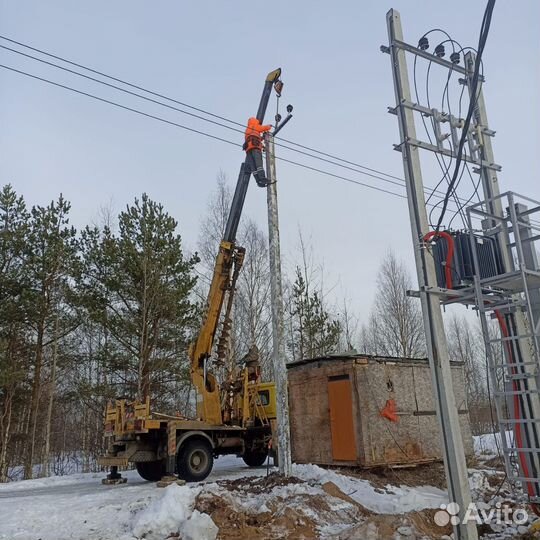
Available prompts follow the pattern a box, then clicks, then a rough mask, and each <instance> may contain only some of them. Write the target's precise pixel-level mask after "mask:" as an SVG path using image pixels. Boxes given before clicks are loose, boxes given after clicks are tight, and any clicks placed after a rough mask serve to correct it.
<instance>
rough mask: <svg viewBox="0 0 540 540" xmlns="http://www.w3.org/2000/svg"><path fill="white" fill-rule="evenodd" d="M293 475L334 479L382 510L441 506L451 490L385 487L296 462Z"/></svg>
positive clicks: (350, 493)
mask: <svg viewBox="0 0 540 540" xmlns="http://www.w3.org/2000/svg"><path fill="white" fill-rule="evenodd" d="M293 475H294V476H297V477H298V478H300V479H301V480H306V481H308V482H309V481H311V482H313V481H316V482H318V483H320V484H324V483H325V482H333V483H334V484H336V486H338V487H339V489H341V491H343V493H345V494H346V495H348V496H349V497H351V498H352V499H354V500H355V501H356V502H358V503H360V504H361V505H362V506H365V507H366V508H367V509H368V510H371V511H373V512H377V513H379V514H404V513H406V512H411V511H414V510H422V509H424V508H439V506H440V505H441V504H442V503H448V495H447V493H446V492H445V491H442V490H441V489H438V488H436V487H433V486H418V487H408V486H390V485H388V486H386V488H385V489H384V490H381V489H378V488H375V487H374V486H372V485H371V484H370V483H369V482H368V481H367V480H362V479H361V478H354V477H351V476H345V475H343V474H339V473H336V472H334V471H331V470H326V469H322V468H321V467H318V466H317V465H293Z"/></svg>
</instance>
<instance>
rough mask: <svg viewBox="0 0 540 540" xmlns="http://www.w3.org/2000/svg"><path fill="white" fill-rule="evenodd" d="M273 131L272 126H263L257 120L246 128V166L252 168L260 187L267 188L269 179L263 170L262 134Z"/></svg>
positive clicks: (249, 123) (249, 121)
mask: <svg viewBox="0 0 540 540" xmlns="http://www.w3.org/2000/svg"><path fill="white" fill-rule="evenodd" d="M271 129H272V126H271V125H267V126H261V123H260V122H259V120H258V119H257V118H253V117H252V118H250V119H249V120H248V125H247V128H246V134H245V135H246V142H245V143H244V146H243V148H244V150H245V151H246V164H247V165H248V167H249V168H250V172H251V173H252V174H253V176H254V177H255V181H256V182H257V185H258V186H259V187H266V186H267V185H268V183H269V182H268V179H267V178H266V174H265V172H264V168H263V161H262V149H263V144H262V134H263V133H264V132H266V131H270V130H271Z"/></svg>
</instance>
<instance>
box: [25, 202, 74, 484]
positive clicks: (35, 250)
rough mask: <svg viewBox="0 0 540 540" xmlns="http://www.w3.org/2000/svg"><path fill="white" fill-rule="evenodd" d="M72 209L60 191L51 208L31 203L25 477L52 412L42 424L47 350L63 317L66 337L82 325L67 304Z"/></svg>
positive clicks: (27, 261)
mask: <svg viewBox="0 0 540 540" xmlns="http://www.w3.org/2000/svg"><path fill="white" fill-rule="evenodd" d="M70 208H71V205H70V203H69V202H67V201H66V200H65V199H64V198H63V197H62V195H60V197H59V198H58V200H57V201H53V202H51V203H50V204H49V205H48V206H35V207H33V208H32V210H31V217H30V225H29V229H28V234H27V236H26V247H25V250H26V258H25V265H24V273H25V281H26V287H25V289H24V291H23V301H24V310H25V317H26V321H27V326H28V332H29V336H30V339H31V340H32V349H33V352H32V356H31V358H32V376H31V387H32V390H31V398H30V422H29V430H28V438H27V444H26V452H25V460H24V474H25V478H31V477H32V469H33V465H34V461H35V457H36V448H37V445H38V440H39V441H41V437H42V435H43V433H42V429H41V428H42V426H45V429H46V432H45V440H44V441H43V442H44V444H45V450H46V446H47V441H48V438H49V436H50V423H51V415H50V414H49V415H47V417H46V418H45V419H44V420H45V422H43V421H41V422H40V418H39V412H40V403H41V401H40V400H41V397H42V387H43V371H44V368H45V367H46V366H45V361H46V359H47V358H46V357H47V352H48V351H50V352H52V351H53V349H54V347H56V346H57V340H58V339H59V332H58V330H59V319H60V318H61V319H62V334H63V335H67V334H69V333H70V332H71V331H73V329H74V328H75V327H76V326H77V324H78V322H77V321H76V320H75V321H72V320H71V317H72V314H71V313H70V311H71V307H70V305H69V304H70V302H71V299H72V295H71V287H72V279H73V274H74V268H75V258H76V254H77V249H78V243H77V239H76V231H75V229H74V228H73V227H72V226H70V225H69V211H70ZM49 356H50V355H49ZM53 356H54V355H53ZM53 374H54V373H53ZM48 382H49V386H48V403H51V407H52V400H53V399H54V386H55V380H54V379H50V380H49V381H48ZM42 420H43V419H42ZM41 457H44V456H43V455H42V456H41ZM46 457H47V456H45V458H46ZM46 466H47V465H46Z"/></svg>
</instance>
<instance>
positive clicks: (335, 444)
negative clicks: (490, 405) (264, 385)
mask: <svg viewBox="0 0 540 540" xmlns="http://www.w3.org/2000/svg"><path fill="white" fill-rule="evenodd" d="M451 371H452V379H453V383H454V392H455V396H456V405H457V408H458V412H459V420H460V425H461V433H462V437H463V444H464V446H465V454H466V455H472V454H473V443H472V435H471V429H470V424H469V415H468V410H467V400H466V394H465V381H464V372H463V365H462V363H458V362H452V364H451ZM288 379H289V408H290V422H291V445H292V459H293V461H294V462H296V463H318V464H321V465H340V466H347V465H349V466H360V467H375V466H381V465H406V464H415V463H423V462H429V461H436V460H440V459H442V451H441V441H440V435H439V427H438V421H437V417H436V413H435V405H434V402H433V394H432V389H431V373H430V369H429V364H428V361H427V359H416V358H392V357H382V356H369V355H363V354H362V355H360V354H347V355H340V356H329V357H324V358H314V359H311V360H301V361H298V362H293V363H291V364H289V365H288Z"/></svg>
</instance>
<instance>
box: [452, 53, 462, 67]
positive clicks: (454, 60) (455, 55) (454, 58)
mask: <svg viewBox="0 0 540 540" xmlns="http://www.w3.org/2000/svg"><path fill="white" fill-rule="evenodd" d="M459 60H460V58H459V53H458V52H453V53H452V54H451V55H450V62H452V64H459Z"/></svg>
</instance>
